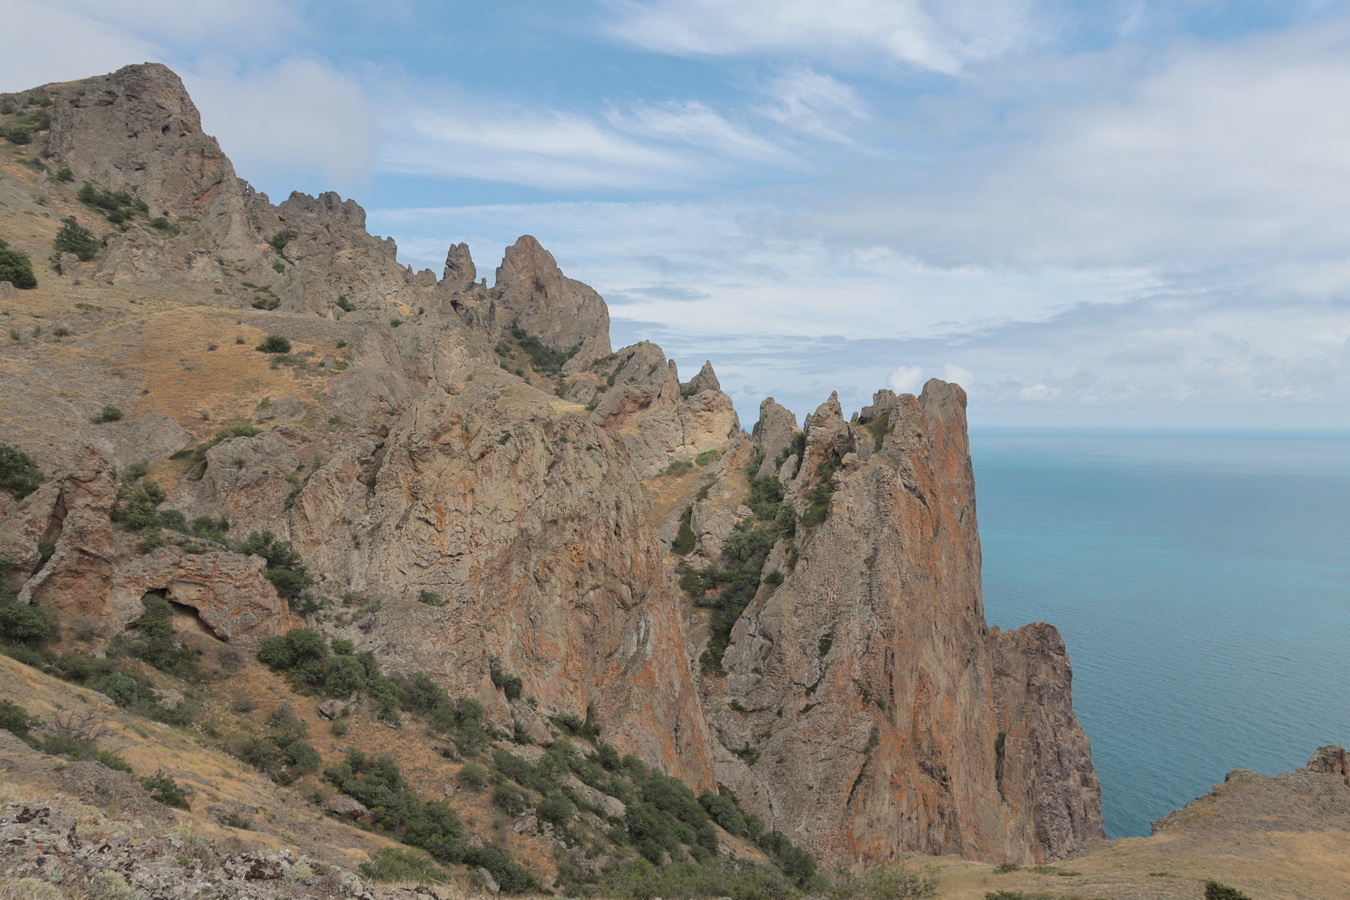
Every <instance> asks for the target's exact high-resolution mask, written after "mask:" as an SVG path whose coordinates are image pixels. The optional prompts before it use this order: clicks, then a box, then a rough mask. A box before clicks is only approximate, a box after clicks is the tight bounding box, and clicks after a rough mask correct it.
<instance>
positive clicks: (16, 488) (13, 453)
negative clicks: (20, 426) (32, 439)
mask: <svg viewBox="0 0 1350 900" xmlns="http://www.w3.org/2000/svg"><path fill="white" fill-rule="evenodd" d="M46 480H47V477H46V476H45V475H43V474H42V470H41V469H39V468H38V466H37V463H35V462H33V457H31V456H29V455H28V454H27V453H24V452H23V451H22V450H20V449H19V448H18V447H15V446H14V445H13V444H7V443H5V442H3V441H0V489H4V490H6V491H9V492H10V494H11V495H13V497H14V499H16V500H22V499H23V498H24V497H27V496H28V495H29V494H31V493H33V491H35V490H37V489H38V487H39V486H40V485H41V484H42V482H44V481H46Z"/></svg>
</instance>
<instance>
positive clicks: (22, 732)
mask: <svg viewBox="0 0 1350 900" xmlns="http://www.w3.org/2000/svg"><path fill="white" fill-rule="evenodd" d="M41 724H42V720H41V719H39V718H38V717H37V716H30V715H29V714H28V710H26V709H24V708H23V707H22V706H19V705H18V704H17V703H11V702H10V701H8V700H0V730H3V731H8V732H9V733H11V734H13V735H14V736H15V737H17V738H20V739H22V740H24V741H28V742H29V743H31V742H32V739H31V736H30V734H29V732H30V731H31V730H32V729H34V728H37V727H38V726H40V725H41Z"/></svg>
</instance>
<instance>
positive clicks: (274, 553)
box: [235, 531, 314, 600]
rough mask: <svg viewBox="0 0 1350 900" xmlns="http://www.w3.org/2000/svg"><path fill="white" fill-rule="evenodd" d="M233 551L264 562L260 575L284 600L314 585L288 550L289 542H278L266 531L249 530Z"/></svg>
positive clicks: (295, 596)
mask: <svg viewBox="0 0 1350 900" xmlns="http://www.w3.org/2000/svg"><path fill="white" fill-rule="evenodd" d="M235 552H236V553H243V554H246V555H247V554H256V555H258V556H261V557H262V558H263V559H265V560H266V561H267V569H266V570H265V571H264V573H263V574H264V577H266V578H267V580H268V581H270V582H272V586H273V587H274V588H276V589H277V594H278V595H280V596H281V597H283V598H285V599H287V600H299V599H300V597H301V595H302V594H303V593H304V592H305V591H306V590H307V589H308V588H310V587H312V586H313V585H314V579H313V577H311V576H310V574H309V570H308V569H306V568H305V566H304V564H303V563H302V562H301V561H300V554H299V553H296V552H295V551H294V550H293V549H291V544H290V542H289V541H278V540H277V539H276V535H274V534H272V532H270V531H262V532H258V531H255V532H252V533H250V534H249V536H248V539H247V540H246V541H244V542H243V543H242V544H240V545H239V546H238V547H236V548H235Z"/></svg>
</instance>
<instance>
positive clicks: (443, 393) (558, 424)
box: [0, 64, 1102, 864]
mask: <svg viewBox="0 0 1350 900" xmlns="http://www.w3.org/2000/svg"><path fill="white" fill-rule="evenodd" d="M0 108H8V109H11V110H19V111H21V110H46V111H47V112H48V115H47V119H48V121H47V126H46V128H45V129H43V130H42V131H41V132H40V133H39V140H40V141H41V147H42V151H43V154H44V156H43V159H44V160H45V162H42V163H40V165H39V166H37V167H34V166H31V165H30V166H20V165H12V166H9V165H7V166H6V167H5V168H4V169H3V171H0V196H3V198H4V199H5V201H6V203H5V206H3V207H0V236H3V237H5V238H6V239H7V240H9V241H10V243H11V244H12V245H14V246H16V247H19V248H21V249H24V250H25V252H28V253H29V254H30V255H31V256H33V257H34V258H38V259H46V258H48V257H51V256H53V254H54V253H55V259H56V261H57V264H58V265H57V268H58V269H59V271H50V272H48V271H44V272H43V273H42V277H41V278H40V283H39V286H38V288H37V289H35V290H33V291H20V292H16V295H15V296H14V297H11V298H9V299H6V300H5V301H4V303H5V304H6V312H7V313H8V314H9V315H10V321H12V322H13V323H15V331H14V332H12V335H17V337H12V338H11V340H9V341H0V371H3V373H4V377H5V379H6V381H7V384H9V385H10V389H9V390H8V391H7V392H6V397H5V399H4V401H0V414H3V418H4V420H5V423H6V427H7V435H8V438H7V442H9V443H12V444H13V445H15V446H16V447H17V448H18V449H20V450H22V451H23V452H24V453H26V454H29V455H30V456H31V457H32V459H33V460H35V461H36V464H37V465H38V466H39V467H40V468H41V469H42V471H43V472H44V473H45V475H46V478H47V481H46V483H45V484H44V485H43V486H42V487H40V488H39V489H37V490H36V491H35V492H33V493H30V494H27V495H26V496H24V497H22V498H20V497H19V496H17V495H11V494H0V541H2V542H3V546H0V555H4V556H8V557H10V558H11V559H13V560H14V561H15V562H16V564H15V565H14V566H13V567H12V568H11V570H10V577H11V578H12V580H13V582H14V588H15V590H16V592H17V593H18V597H19V602H22V603H27V604H36V605H37V606H39V607H50V608H51V609H53V610H56V611H58V612H59V613H60V614H61V622H62V624H61V628H62V639H63V640H65V641H67V642H76V643H78V642H86V643H88V642H92V643H93V645H97V646H99V647H102V646H103V645H105V644H106V645H109V646H114V647H115V646H116V644H115V643H114V642H116V641H117V640H119V639H120V640H123V641H125V640H127V639H128V634H130V637H136V636H137V635H138V634H139V633H140V632H138V631H137V628H140V627H143V626H139V625H137V622H139V621H141V619H140V618H138V617H141V616H142V614H143V609H142V607H143V604H144V603H145V598H146V597H147V596H149V597H153V598H158V599H160V600H162V601H164V602H165V603H167V604H169V606H170V607H171V608H172V609H173V610H175V611H176V613H177V614H178V615H179V616H180V618H182V619H183V620H184V621H189V622H190V623H192V627H194V628H197V629H198V630H199V631H200V632H201V633H202V634H203V635H204V636H205V638H204V639H210V640H212V641H217V642H224V643H230V644H235V645H239V646H241V647H242V648H244V649H247V650H252V649H254V648H256V647H257V646H258V645H259V644H260V643H261V642H262V641H264V640H265V639H266V638H268V637H276V636H280V635H283V634H286V633H288V632H290V631H291V630H292V629H294V628H296V627H298V626H300V625H302V624H303V625H305V626H307V627H310V628H314V629H317V630H318V631H320V632H321V633H322V634H323V635H324V636H325V637H326V639H329V640H332V641H334V642H335V643H334V645H333V646H342V647H344V652H350V653H353V654H362V653H366V654H369V656H368V657H367V658H368V659H372V660H374V659H378V660H379V663H380V665H381V666H382V667H383V668H382V672H383V673H384V675H387V676H388V677H390V678H397V677H407V678H409V679H411V678H412V677H414V675H425V676H427V677H429V678H431V679H433V680H434V682H435V683H436V685H437V686H438V687H439V688H441V689H443V690H445V691H448V692H450V693H451V694H453V695H455V696H457V697H460V698H463V699H464V700H466V701H472V702H473V703H474V704H477V705H478V707H480V708H481V709H482V712H483V721H484V722H485V723H486V726H487V727H488V728H490V729H491V733H492V734H493V735H497V736H499V738H500V739H502V740H508V739H510V740H515V741H518V742H519V743H520V744H521V745H522V746H530V747H538V746H548V745H551V744H553V743H554V742H555V741H557V740H558V738H559V736H560V734H561V732H560V728H562V727H563V726H561V725H559V724H558V723H559V722H562V723H564V724H565V725H566V727H569V728H572V727H581V728H583V729H587V731H585V733H588V734H591V735H592V736H594V735H596V734H600V735H603V737H604V740H605V741H607V742H609V743H610V744H612V745H613V747H614V748H616V750H617V752H618V753H622V754H631V755H632V757H633V758H634V759H635V760H637V761H640V762H641V763H642V764H645V765H648V766H652V767H655V768H656V770H659V771H660V772H665V773H670V774H674V775H677V776H678V777H679V778H680V779H682V780H683V782H684V783H686V784H687V785H689V786H691V787H693V788H694V789H695V790H696V791H708V792H709V793H710V794H714V795H716V794H718V793H719V792H721V793H720V796H723V797H726V798H728V802H732V798H734V802H735V803H737V804H739V805H740V807H741V808H743V809H744V810H745V811H746V812H747V813H750V814H753V815H754V816H757V817H758V818H759V819H761V820H763V822H764V823H765V825H766V827H767V828H768V829H770V830H771V831H772V832H776V833H778V834H781V835H782V836H784V837H785V839H788V840H790V841H792V842H794V843H797V844H800V845H802V846H804V847H806V848H808V849H810V850H811V851H812V852H813V853H815V854H817V855H818V856H819V857H821V858H822V859H823V860H824V861H826V862H828V863H831V864H833V863H847V864H854V863H872V862H877V861H881V860H885V859H888V858H891V857H893V856H896V855H898V854H902V853H906V852H921V853H929V854H956V855H960V856H963V857H967V858H970V859H980V860H987V861H1012V862H1019V863H1039V862H1043V861H1046V860H1052V859H1058V858H1061V857H1063V856H1065V855H1067V854H1069V853H1072V852H1074V851H1075V850H1077V849H1079V848H1082V847H1083V846H1085V845H1087V844H1090V843H1091V842H1093V841H1095V840H1097V839H1099V838H1100V837H1101V836H1102V820H1101V809H1100V794H1099V788H1098V785H1097V781H1096V775H1095V772H1094V770H1093V767H1092V761H1091V754H1090V749H1089V744H1088V741H1087V738H1086V736H1085V735H1084V734H1083V732H1082V730H1081V728H1080V727H1079V726H1078V723H1077V720H1076V719H1075V717H1074V714H1073V708H1072V699H1071V692H1070V682H1071V674H1072V670H1071V667H1070V665H1069V662H1068V656H1067V653H1066V650H1065V647H1064V644H1063V641H1062V640H1061V638H1060V637H1059V635H1058V633H1057V632H1056V631H1055V630H1054V628H1053V627H1052V626H1049V625H1044V624H1035V625H1028V626H1026V627H1025V628H1022V629H1019V630H1017V631H1013V632H1008V633H1000V632H998V631H997V630H996V629H990V628H988V627H987V625H986V623H985V621H984V613H983V605H982V597H981V592H980V545H979V536H978V530H977V523H976V515H975V484H974V478H973V474H972V470H971V464H970V455H969V446H968V443H967V437H966V417H965V407H966V398H965V394H964V392H963V391H962V389H961V388H960V387H959V386H957V385H954V384H948V383H945V382H941V381H936V380H935V381H931V382H929V384H928V385H926V386H925V388H924V390H923V392H922V394H921V395H919V396H913V395H908V394H902V395H896V394H894V393H892V392H890V391H881V392H878V393H877V395H876V396H875V398H874V400H873V402H872V404H871V405H869V406H867V407H865V408H864V409H862V410H860V411H858V412H856V413H853V414H851V415H846V414H845V411H844V410H843V409H842V408H841V406H840V404H839V402H838V400H837V397H832V398H830V399H829V400H827V401H826V402H824V403H823V404H821V406H820V407H819V408H818V409H817V410H816V411H814V412H813V413H812V414H811V415H809V416H807V417H806V419H805V421H804V423H803V424H802V426H801V427H798V425H797V420H796V417H795V416H794V415H793V414H792V413H791V412H790V411H788V410H786V409H784V408H783V407H781V406H779V405H778V404H776V403H774V402H773V401H771V400H768V401H765V404H764V405H763V406H762V407H761V410H760V418H759V422H758V424H756V425H755V426H754V429H753V433H746V432H744V431H743V430H742V429H741V427H740V421H739V419H738V417H737V415H736V411H735V409H734V407H733V405H732V402H731V400H730V398H729V397H728V396H727V395H726V394H725V393H724V392H723V391H722V390H721V386H720V384H719V381H718V378H717V375H716V373H715V372H714V370H713V366H712V364H711V363H709V364H706V365H704V366H703V368H702V370H701V371H699V372H698V373H697V374H695V375H694V376H693V377H692V378H690V379H689V380H688V381H682V380H681V376H680V373H679V371H678V367H677V366H676V365H675V363H674V361H672V360H668V359H667V358H666V355H665V353H664V352H663V351H662V350H661V348H659V347H657V346H656V345H655V344H651V343H648V342H643V343H639V344H636V345H634V346H631V347H626V348H620V349H618V350H614V349H612V347H611V344H610V336H609V314H608V310H607V308H606V306H605V303H604V301H603V299H602V298H601V297H600V295H599V294H598V293H597V292H596V291H595V290H594V289H592V288H591V287H589V286H587V285H585V284H583V283H581V282H579V281H576V280H574V279H572V278H569V277H567V276H566V275H564V274H563V272H562V270H561V269H560V268H559V266H558V264H557V261H556V260H555V259H554V258H553V256H552V255H551V254H550V253H549V252H548V251H547V250H545V249H544V247H543V246H542V245H541V244H540V243H539V241H537V240H535V239H534V238H533V237H530V236H524V237H521V238H520V239H519V240H518V241H517V242H516V243H515V244H514V245H512V246H511V247H508V248H506V250H505V253H504V257H503V260H502V262H501V265H500V266H499V267H498V268H497V269H496V279H495V284H493V285H492V286H490V287H489V286H488V285H487V283H486V280H484V281H483V282H481V283H480V282H478V281H476V279H477V277H478V274H477V273H478V269H477V267H476V266H475V264H474V262H473V258H472V255H471V254H470V251H469V248H468V247H467V246H465V245H463V244H456V245H454V246H451V247H450V248H449V249H448V252H447V257H446V264H445V268H444V271H443V273H442V276H441V277H440V278H437V277H436V275H435V274H434V273H433V272H430V271H424V272H413V271H412V270H411V269H409V268H407V267H404V266H402V265H401V264H399V262H398V260H397V250H396V247H395V246H394V244H393V242H392V241H391V240H388V239H382V238H378V237H375V236H372V235H370V234H369V233H368V232H367V231H366V228H365V214H364V211H362V210H361V208H360V206H359V205H357V204H356V203H355V201H352V200H344V199H342V198H340V197H339V196H337V195H336V194H331V193H327V194H322V195H320V196H318V197H310V196H307V195H303V194H298V193H297V194H292V195H291V196H290V197H289V198H288V199H286V200H285V201H283V202H281V203H280V204H277V205H274V204H273V203H272V202H271V200H270V199H269V198H268V197H267V196H266V195H264V194H261V193H258V192H256V191H254V190H253V189H252V188H251V187H250V186H249V185H248V184H247V183H246V182H244V181H242V180H240V179H239V178H237V177H236V175H235V174H234V170H233V167H232V165H231V164H230V162H229V160H228V159H227V158H226V157H225V155H224V154H223V153H222V152H221V151H220V148H219V146H218V145H217V144H216V142H215V141H214V139H212V138H211V137H209V136H208V135H205V134H204V133H202V131H201V128H200V118H199V116H198V114H197V111H196V108H195V107H194V106H193V104H192V101H191V100H190V99H189V98H188V96H187V94H186V92H185V91H184V89H183V87H182V84H181V83H180V82H179V81H178V79H177V77H176V76H174V75H173V73H172V72H170V71H169V70H168V69H166V68H164V67H163V66H159V65H154V64H145V65H139V66H129V67H127V68H124V69H121V70H119V71H118V72H116V73H113V74H111V75H107V76H102V77H99V78H93V79H87V80H84V81H74V82H66V83H62V84H54V85H47V86H44V87H40V88H34V89H31V90H27V91H22V92H19V93H16V94H4V95H0ZM13 114H15V115H18V114H20V113H18V112H15V113H13ZM23 114H24V115H27V113H23ZM34 121H37V120H36V119H35V120H34ZM38 169H41V170H42V171H41V172H39V171H38ZM57 175H59V176H60V177H59V178H57V177H55V176H57ZM29 212H31V213H32V215H31V216H28V215H26V213H29ZM21 217H22V218H21ZM71 217H74V218H75V219H76V220H78V222H79V223H80V224H81V226H82V227H84V228H87V229H89V230H90V231H91V232H92V235H93V238H94V239H95V241H96V243H97V250H96V252H92V253H91V254H89V258H87V259H80V258H78V257H77V256H76V255H74V254H65V255H63V254H61V253H60V252H56V251H55V243H56V241H57V239H58V238H57V236H58V234H59V232H60V228H61V223H62V222H63V220H65V219H67V218H71ZM28 219H32V220H34V221H36V222H38V223H39V225H38V226H37V230H36V232H33V231H31V230H29V229H28V227H27V224H26V222H27V220H28ZM20 224H23V227H22V228H21V227H20ZM58 330H59V331H60V332H62V334H60V335H57V334H56V331H58ZM110 410H111V411H110ZM114 412H115V415H114ZM100 642H102V643H100ZM100 652H101V650H100ZM381 677H384V676H381ZM504 685H514V687H513V689H510V690H508V689H506V688H505V687H504ZM578 796H581V795H578ZM10 812H14V813H15V814H17V815H24V814H25V813H22V812H21V811H20V812H15V811H13V810H11V811H10ZM43 815H46V813H43ZM596 815H598V814H596ZM7 821H8V820H7ZM523 827H524V826H522V828H523ZM677 847H678V845H677ZM269 864H270V863H269Z"/></svg>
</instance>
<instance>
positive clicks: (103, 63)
mask: <svg viewBox="0 0 1350 900" xmlns="http://www.w3.org/2000/svg"><path fill="white" fill-rule="evenodd" d="M0 19H3V20H4V21H5V22H9V23H11V28H10V29H9V31H8V36H7V37H6V39H5V49H4V52H3V53H0V91H3V92H12V91H20V90H24V89H25V88H30V87H36V86H37V85H40V84H46V83H48V82H52V81H69V80H70V79H72V78H87V77H90V76H93V75H103V74H105V73H107V72H111V71H113V70H115V69H120V68H121V67H122V66H125V65H127V64H129V63H136V62H155V61H161V60H162V59H163V58H164V57H165V55H166V54H165V51H164V49H163V48H161V47H160V46H159V45H157V44H156V43H154V42H153V41H150V40H147V39H145V38H143V37H141V36H139V35H137V34H135V33H133V32H132V31H131V30H129V29H127V28H125V27H122V26H121V25H115V24H109V23H106V22H103V21H99V20H97V19H94V18H91V17H89V16H87V15H84V14H83V13H81V12H80V11H78V10H73V9H69V8H66V7H63V6H62V5H61V4H58V3H48V2H30V0H0ZM18 23H22V27H18ZM20 35H21V36H20Z"/></svg>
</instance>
